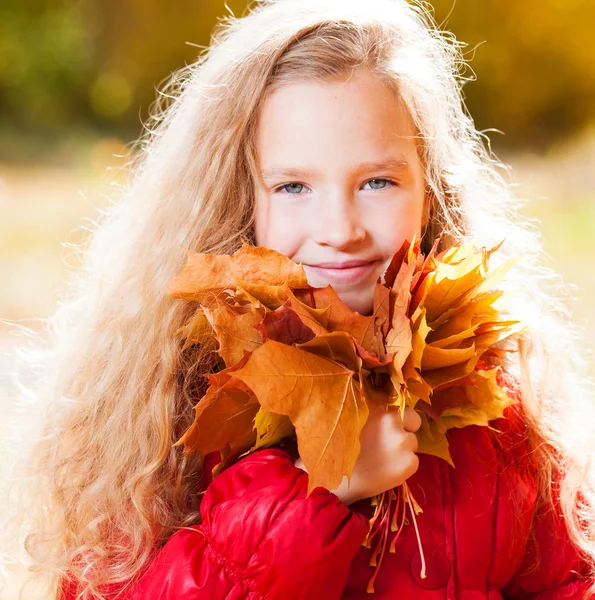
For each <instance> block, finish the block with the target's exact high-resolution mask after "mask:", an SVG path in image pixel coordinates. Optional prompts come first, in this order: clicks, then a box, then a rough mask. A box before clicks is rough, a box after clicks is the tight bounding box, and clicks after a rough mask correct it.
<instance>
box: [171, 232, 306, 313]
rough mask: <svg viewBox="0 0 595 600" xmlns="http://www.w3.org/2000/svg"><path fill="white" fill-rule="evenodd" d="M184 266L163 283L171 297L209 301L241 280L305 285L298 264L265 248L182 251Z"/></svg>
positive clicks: (269, 284) (291, 285)
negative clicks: (167, 281)
mask: <svg viewBox="0 0 595 600" xmlns="http://www.w3.org/2000/svg"><path fill="white" fill-rule="evenodd" d="M185 251H186V255H187V261H186V265H185V266H184V269H183V270H182V272H181V273H180V274H179V275H177V276H176V277H174V278H173V279H172V280H171V281H170V282H169V284H168V286H167V293H168V294H169V295H170V296H171V297H172V298H182V299H185V300H194V301H196V302H200V303H201V304H205V303H207V304H208V303H210V302H212V301H213V300H214V299H215V298H216V297H217V296H218V295H220V294H221V293H222V292H223V291H224V290H226V289H229V288H234V287H235V285H236V283H241V282H245V283H246V284H250V285H254V286H259V285H260V286H266V287H268V286H282V285H284V284H287V286H289V287H290V288H292V289H296V288H307V287H308V282H307V278H306V273H305V271H304V269H303V268H302V266H301V265H298V264H296V263H294V262H293V261H292V260H290V259H289V258H287V257H286V256H283V254H280V253H279V252H276V251H274V250H269V249H268V248H259V247H254V246H249V245H248V244H246V243H244V244H243V245H242V247H241V248H240V249H239V250H238V251H237V252H235V253H234V254H232V255H231V256H229V255H227V254H223V255H218V254H201V253H194V252H190V251H189V250H185Z"/></svg>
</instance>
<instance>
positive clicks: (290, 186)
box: [275, 183, 306, 194]
mask: <svg viewBox="0 0 595 600" xmlns="http://www.w3.org/2000/svg"><path fill="white" fill-rule="evenodd" d="M305 188H306V186H305V185H304V184H303V183H286V184H285V185H282V186H280V187H278V188H277V189H276V190H275V192H281V191H285V192H286V193H288V194H299V193H300V192H302V191H303V190H304V189H305Z"/></svg>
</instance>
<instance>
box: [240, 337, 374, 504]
mask: <svg viewBox="0 0 595 600" xmlns="http://www.w3.org/2000/svg"><path fill="white" fill-rule="evenodd" d="M315 339H316V338H315ZM355 374H356V373H355V372H354V371H353V370H351V369H348V368H347V367H345V366H344V365H341V364H339V363H337V362H335V361H333V360H329V359H327V358H324V357H323V356H317V355H315V354H312V353H310V352H307V351H306V350H304V349H302V348H297V347H294V346H287V345H285V344H280V343H279V342H275V341H274V340H267V341H266V342H265V343H264V344H263V345H262V346H261V347H260V348H257V349H256V350H255V351H254V352H253V353H252V355H251V356H250V358H249V359H248V361H247V362H246V365H245V366H244V367H243V368H242V369H240V370H238V371H236V372H235V373H234V376H235V377H237V378H239V379H241V380H242V381H244V382H245V383H246V384H247V385H248V386H249V387H250V389H251V390H252V391H253V392H254V394H255V395H256V397H257V398H258V401H259V402H260V404H261V405H262V406H263V407H264V408H265V409H266V410H268V411H270V412H274V413H278V414H282V415H287V416H288V417H289V418H290V420H291V422H292V423H293V425H294V426H295V430H296V435H297V441H298V451H299V454H300V456H301V458H302V460H303V461H304V465H305V467H306V469H307V471H308V474H309V484H308V493H309V492H311V491H312V490H313V489H314V488H315V487H317V486H320V485H322V486H324V487H326V488H327V489H331V490H332V489H335V488H337V487H338V486H339V484H340V483H341V481H342V479H343V476H344V475H347V476H348V477H350V476H351V473H352V471H353V467H354V465H355V462H356V460H357V458H358V456H359V453H360V443H359V435H360V432H361V430H362V428H363V426H364V424H365V422H366V420H367V418H368V407H367V406H366V403H365V401H364V400H363V399H362V398H361V395H360V390H359V383H358V381H357V380H356V379H355V377H354V376H355Z"/></svg>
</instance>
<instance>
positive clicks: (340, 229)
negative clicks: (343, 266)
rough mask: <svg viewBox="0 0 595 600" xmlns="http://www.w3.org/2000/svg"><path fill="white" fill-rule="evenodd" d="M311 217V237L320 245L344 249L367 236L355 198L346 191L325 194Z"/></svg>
mask: <svg viewBox="0 0 595 600" xmlns="http://www.w3.org/2000/svg"><path fill="white" fill-rule="evenodd" d="M312 218H313V226H314V232H313V238H314V241H315V242H316V243H317V244H319V245H320V246H331V247H333V248H336V249H337V250H344V249H347V248H349V247H350V246H352V245H353V244H357V243H359V242H361V241H363V240H364V239H365V238H366V236H367V231H366V228H365V225H364V223H363V219H362V215H361V214H360V212H359V210H358V208H357V206H356V205H355V199H354V198H353V196H352V195H351V194H349V193H348V192H346V191H339V192H334V193H330V194H326V195H325V197H324V198H323V199H322V202H321V204H320V205H319V207H318V208H317V210H316V214H315V215H313V216H312Z"/></svg>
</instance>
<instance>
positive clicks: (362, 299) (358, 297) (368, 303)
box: [336, 290, 374, 315]
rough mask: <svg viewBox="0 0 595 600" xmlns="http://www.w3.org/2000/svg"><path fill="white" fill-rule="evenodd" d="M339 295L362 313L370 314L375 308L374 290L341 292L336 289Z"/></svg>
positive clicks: (352, 307) (348, 304)
mask: <svg viewBox="0 0 595 600" xmlns="http://www.w3.org/2000/svg"><path fill="white" fill-rule="evenodd" d="M336 292H337V295H338V296H339V298H341V300H343V302H345V304H346V305H347V306H348V307H349V308H350V309H351V310H355V311H357V312H358V313H359V314H360V315H368V314H370V313H371V312H372V309H373V308H374V295H373V293H372V291H369V292H368V293H364V292H362V291H359V290H358V291H350V292H346V291H345V292H341V291H339V290H336Z"/></svg>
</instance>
